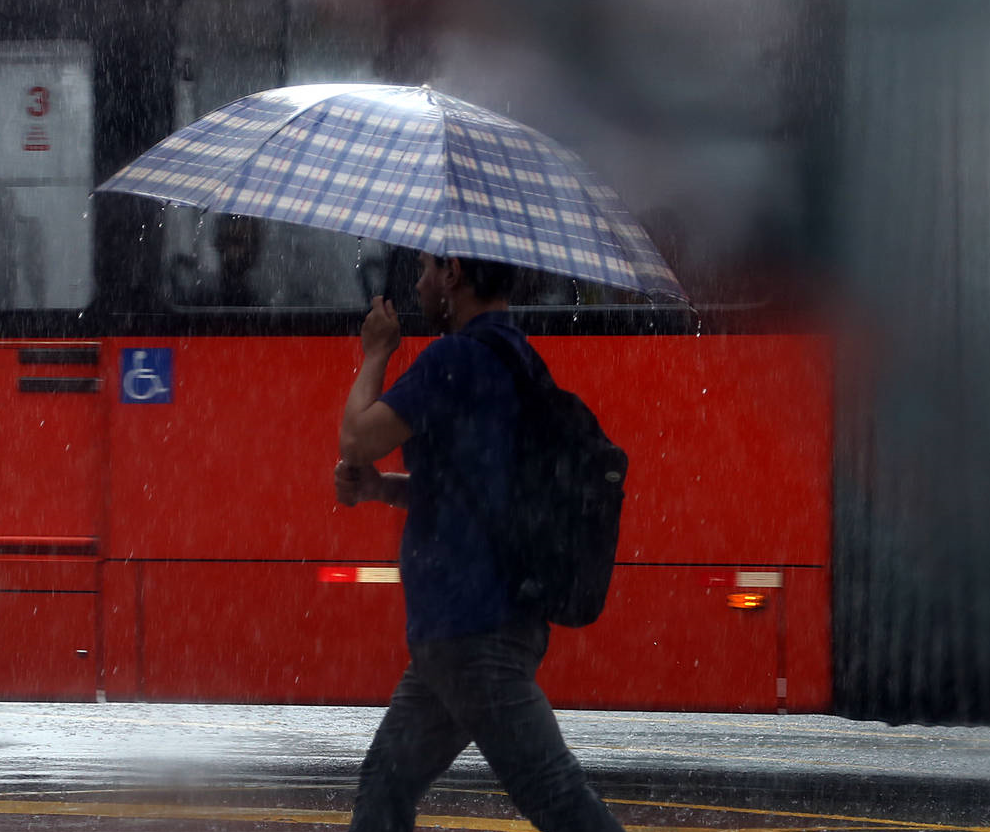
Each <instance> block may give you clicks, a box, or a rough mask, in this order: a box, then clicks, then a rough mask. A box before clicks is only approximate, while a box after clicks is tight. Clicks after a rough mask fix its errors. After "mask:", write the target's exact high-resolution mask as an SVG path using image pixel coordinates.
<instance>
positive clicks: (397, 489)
mask: <svg viewBox="0 0 990 832" xmlns="http://www.w3.org/2000/svg"><path fill="white" fill-rule="evenodd" d="M380 499H381V501H382V502H383V503H388V504H389V505H390V506H395V508H409V475H408V474H400V473H398V472H387V473H384V474H382V484H381V496H380Z"/></svg>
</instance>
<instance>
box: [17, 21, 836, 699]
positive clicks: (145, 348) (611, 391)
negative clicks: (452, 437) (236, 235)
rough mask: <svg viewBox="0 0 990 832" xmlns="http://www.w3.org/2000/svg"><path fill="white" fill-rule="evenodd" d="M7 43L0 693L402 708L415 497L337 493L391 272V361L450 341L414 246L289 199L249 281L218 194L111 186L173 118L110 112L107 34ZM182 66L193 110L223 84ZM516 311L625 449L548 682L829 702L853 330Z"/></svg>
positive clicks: (588, 688)
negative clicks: (310, 218) (103, 48)
mask: <svg viewBox="0 0 990 832" xmlns="http://www.w3.org/2000/svg"><path fill="white" fill-rule="evenodd" d="M200 5H203V4H200ZM149 25H150V24H149ZM178 31H179V33H180V35H181V34H182V32H183V31H185V30H183V29H182V27H181V26H179V27H178ZM181 43H182V41H181V38H180V46H181ZM4 47H5V51H4V52H3V54H2V56H0V58H2V63H0V73H2V75H0V83H2V85H3V89H4V90H5V94H8V95H9V96H10V97H11V100H12V102H13V104H12V106H16V109H17V111H18V112H21V113H22V114H23V115H22V116H21V122H23V123H21V122H18V125H17V129H18V130H19V131H20V132H19V133H18V134H17V142H19V144H16V146H15V147H14V149H13V150H8V151H5V152H6V153H7V156H8V157H9V158H7V159H6V160H4V161H2V162H0V164H3V165H4V167H3V168H2V169H0V173H2V174H3V177H4V179H3V181H2V182H0V186H2V192H0V209H2V210H0V225H2V228H3V233H4V237H5V239H6V240H8V241H10V242H9V243H8V245H7V246H6V247H5V249H4V251H3V256H4V262H3V271H2V272H0V435H2V439H3V449H4V464H3V466H2V467H0V651H2V653H3V655H4V656H5V659H6V660H5V661H4V662H3V663H2V664H0V698H4V699H36V700H80V701H82V700H104V699H105V700H112V701H127V700H143V701H196V702H282V703H365V704H372V703H374V704H381V703H384V702H385V701H386V700H387V697H388V695H389V694H390V692H391V690H392V688H393V686H394V683H395V681H396V679H397V678H398V676H399V674H400V672H401V670H402V668H403V667H404V665H405V662H406V655H405V650H404V648H403V646H402V645H403V627H404V614H403V603H402V592H401V587H400V585H399V584H398V572H397V564H396V557H397V553H398V542H399V534H400V530H401V525H402V522H403V515H402V513H401V512H397V511H394V510H391V509H388V508H386V507H378V506H361V507H358V508H355V509H346V510H345V509H343V508H341V507H339V506H337V505H336V504H335V502H334V495H333V478H332V471H333V466H334V463H335V461H336V445H337V432H338V424H339V418H340V415H341V412H342V409H343V403H344V398H345V396H346V393H347V391H348V389H349V387H350V382H351V379H352V377H353V374H354V372H355V369H356V367H357V366H358V362H359V357H360V347H359V342H358V338H357V331H358V328H359V325H360V321H361V319H362V318H363V315H364V312H365V310H366V308H367V304H368V299H369V297H370V296H371V294H373V293H375V292H378V291H382V290H385V291H388V292H389V293H390V294H392V295H393V296H394V297H396V299H397V302H398V303H399V306H400V311H401V312H402V320H403V327H404V332H405V338H404V340H403V344H402V347H401V350H400V353H399V354H398V355H397V360H395V361H394V362H393V366H392V368H391V369H392V371H393V372H394V373H397V372H399V371H400V370H401V369H402V368H404V367H405V366H408V364H409V363H410V361H411V360H412V358H413V357H414V356H415V354H416V353H417V352H418V351H419V350H420V349H421V348H422V347H423V345H424V344H425V343H426V340H427V338H428V337H429V336H428V335H427V333H426V331H425V329H424V328H423V323H422V321H421V320H420V318H419V317H418V315H417V313H416V311H415V308H414V306H413V305H412V304H411V302H410V298H411V291H410V289H411V282H412V281H411V276H410V274H409V272H408V269H407V268H406V267H405V265H404V260H403V255H402V253H401V252H393V251H389V250H387V249H385V248H384V247H381V246H378V245H376V244H374V243H371V242H370V241H357V240H353V239H345V238H340V237H337V236H334V235H329V234H323V233H319V234H318V233H316V232H313V231H309V230H306V229H299V228H292V227H285V226H278V225H275V224H269V225H264V226H262V227H260V229H259V231H258V235H257V238H256V239H255V242H254V244H253V245H254V250H253V252H252V255H251V258H250V263H248V264H247V267H246V269H245V271H244V272H243V279H244V281H245V283H246V285H247V286H248V287H249V288H250V293H249V294H250V296H248V295H245V296H244V297H242V298H239V299H237V300H236V302H230V300H229V299H225V298H223V297H222V296H221V295H220V294H218V281H219V273H220V270H221V253H220V252H219V251H218V246H217V238H216V235H215V231H216V228H215V226H216V225H217V220H216V218H214V217H211V216H205V217H201V216H199V215H198V214H191V213H188V212H186V211H185V210H183V209H178V208H172V207H167V208H161V207H159V206H154V205H149V204H145V203H144V202H142V201H141V200H137V199H130V200H129V199H126V198H123V197H113V196H107V197H99V198H96V199H94V200H89V198H88V196H87V195H88V193H89V191H90V189H91V188H92V187H93V185H95V184H96V182H97V180H99V179H100V178H101V177H103V176H105V175H107V174H108V173H110V172H112V170H111V167H115V166H118V165H119V164H122V163H123V162H126V161H128V159H127V158H126V156H127V154H132V155H136V153H137V152H139V151H140V150H142V149H144V147H146V146H148V145H150V144H151V143H152V141H151V140H152V139H153V138H159V137H160V135H154V136H152V135H143V134H142V135H143V138H142V136H138V137H137V138H134V139H133V141H132V145H133V146H130V147H128V148H127V149H126V151H125V150H121V149H120V148H119V147H118V148H117V151H116V153H109V152H107V145H106V144H102V145H101V142H104V143H105V142H106V141H108V140H106V139H105V138H101V137H100V136H97V137H95V138H94V137H93V135H92V133H93V130H94V117H93V113H94V109H93V108H94V104H93V98H94V95H95V94H96V93H97V92H98V91H99V84H96V88H95V89H94V85H93V82H92V79H93V78H94V77H95V76H94V73H95V70H94V65H95V62H94V57H93V53H92V49H91V48H90V47H89V46H87V44H86V43H85V42H81V41H76V40H71V41H69V40H66V41H64V42H59V43H56V44H54V45H53V44H51V43H45V42H35V41H20V42H17V43H13V42H7V43H5V44H4ZM176 54H177V55H179V56H180V57H181V49H179V48H177V49H176ZM175 66H178V67H179V74H178V76H177V77H176V80H175V82H174V96H173V97H172V99H171V100H172V110H173V115H174V119H173V122H174V121H177V120H179V119H180V117H185V116H183V114H182V110H183V108H184V107H186V108H192V109H193V110H196V109H201V104H202V102H201V101H199V100H198V99H197V100H196V102H195V103H191V102H193V99H192V98H190V96H191V95H192V91H191V88H189V87H188V85H189V84H192V83H193V81H192V80H189V79H191V78H192V77H193V75H192V74H190V75H189V76H188V78H189V79H187V76H186V75H185V74H183V72H184V70H183V66H184V65H183V63H182V62H181V61H178V60H177V61H175ZM121 71H123V70H121ZM271 85H272V86H274V85H275V84H271ZM197 89H198V93H197V94H199V93H202V94H203V95H205V93H203V88H202V87H201V88H197ZM221 92H223V91H219V92H218V91H216V90H214V91H213V94H215V95H217V96H219V95H221ZM223 94H224V96H225V97H224V100H226V98H229V97H233V96H232V95H227V94H226V93H225V92H224V93H223ZM215 103H216V104H219V103H222V101H216V102H215ZM100 106H101V105H100V104H99V98H97V104H96V107H97V111H99V107H100ZM188 115H191V112H190V114H188ZM187 120H188V119H187ZM97 121H99V120H97ZM160 121H161V119H160V118H159V122H160ZM159 126H160V125H159ZM172 126H175V125H174V123H173V125H172ZM156 129H158V127H156V126H154V125H152V126H151V127H148V128H146V131H147V133H149V134H150V133H153V132H154V131H155V130H156ZM142 144H143V146H140V145H142ZM90 147H95V148H96V151H95V153H94V152H90V150H89V148H90ZM101 147H102V148H103V150H102V151H101ZM31 166H33V167H31ZM14 168H17V170H18V171H19V173H18V174H17V176H15V175H14V174H13V173H11V172H10V171H11V170H13V169H14ZM18 177H19V178H18ZM93 264H95V265H93ZM514 308H515V311H516V313H517V317H518V319H519V321H520V323H521V325H522V326H523V328H524V329H525V330H526V331H527V332H528V334H529V335H530V337H531V339H532V342H533V343H534V345H535V346H536V347H537V349H538V350H539V351H540V352H541V354H542V355H543V356H544V358H545V359H546V361H547V363H548V365H549V367H550V369H551V371H552V372H553V374H554V376H555V377H556V379H557V381H558V383H559V384H560V385H561V386H563V387H566V388H569V389H572V390H575V391H577V392H578V393H580V395H581V396H582V397H583V398H584V399H585V400H586V401H587V402H588V403H589V404H590V405H591V407H592V408H593V409H594V410H595V412H596V413H597V414H598V415H599V418H600V420H601V422H602V424H603V427H604V428H605V430H606V432H607V433H608V434H609V435H610V437H611V438H612V439H613V440H614V441H615V442H617V443H618V444H619V445H621V446H623V447H624V448H625V449H626V450H627V452H628V453H629V456H630V471H629V476H628V480H627V486H626V492H627V497H626V503H625V509H624V517H623V523H622V530H621V538H620V545H619V551H618V556H617V568H616V570H615V574H614V579H613V585H612V589H611V594H610V599H609V602H608V605H607V607H606V610H605V612H604V614H603V616H602V618H601V619H600V621H598V622H597V623H595V624H594V625H592V626H590V627H587V628H583V629H580V630H566V629H563V628H557V629H556V630H555V632H554V634H553V641H554V648H553V649H552V650H551V651H550V654H549V657H548V659H547V661H546V663H545V665H544V667H543V668H542V670H541V671H540V677H539V678H540V681H541V683H542V684H543V685H544V688H545V690H546V692H547V694H548V696H549V698H550V700H551V702H552V703H553V704H554V705H555V706H558V707H586V708H629V709H663V710H668V709H689V710H716V711H757V712H772V711H777V710H787V711H790V712H802V711H803V712H808V711H811V712H821V711H828V710H829V709H830V707H831V702H832V672H831V661H832V652H831V635H830V634H831V620H830V609H831V603H830V591H831V590H830V575H831V571H830V567H831V564H830V558H831V523H832V475H831V458H832V358H831V352H830V344H829V341H828V340H827V339H826V338H823V337H820V336H817V335H808V334H800V333H797V334H794V333H790V334H779V333H778V334H734V335H729V334H719V335H715V334H705V333H704V330H703V331H702V334H701V335H700V336H699V335H698V333H697V329H696V326H695V323H694V321H693V319H692V317H691V316H690V315H689V314H686V310H685V309H683V308H679V307H677V306H669V305H664V304H662V303H659V304H658V303H650V302H646V301H645V300H644V299H642V298H631V297H627V296H622V295H619V294H617V293H614V292H603V291H601V290H596V289H595V288H594V287H590V286H582V285H577V284H575V283H573V282H567V281H556V282H555V284H554V287H553V290H552V291H551V290H548V289H547V287H546V286H540V285H537V284H536V283H533V284H529V285H528V286H527V288H526V290H525V291H524V292H523V293H522V294H521V295H520V296H519V297H518V298H517V299H516V300H515V302H514ZM388 463H389V464H391V465H394V466H396V467H397V466H399V465H400V461H399V459H398V457H397V456H396V457H395V458H391V459H390V460H388Z"/></svg>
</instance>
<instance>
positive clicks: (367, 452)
mask: <svg viewBox="0 0 990 832" xmlns="http://www.w3.org/2000/svg"><path fill="white" fill-rule="evenodd" d="M399 338H400V336H399V318H398V315H396V312H395V307H394V306H393V305H392V302H391V301H388V302H387V303H385V302H383V301H382V298H381V297H380V296H379V297H375V298H373V299H372V302H371V311H370V312H369V313H368V317H367V318H365V320H364V324H363V326H362V327H361V346H362V348H363V349H364V360H363V361H362V362H361V369H360V370H359V371H358V374H357V377H356V378H355V379H354V384H353V385H352V386H351V391H350V393H349V394H348V396H347V403H346V404H345V405H344V417H343V420H342V421H341V425H340V457H341V459H342V460H343V461H344V462H345V463H346V464H347V465H350V466H354V467H361V466H364V465H368V464H370V463H372V462H375V461H376V460H378V459H381V458H382V457H383V456H387V455H388V454H389V453H391V452H392V451H393V450H395V449H396V448H397V447H399V445H401V444H402V443H403V442H405V441H406V440H407V439H408V438H409V437H410V436H412V431H411V430H410V428H409V426H408V425H407V424H406V423H405V422H404V421H403V420H402V419H401V418H400V417H399V415H398V414H397V413H396V412H395V411H394V410H392V408H391V407H389V406H388V405H387V404H385V403H384V402H381V401H379V400H378V398H379V396H381V394H382V386H383V385H384V383H385V369H386V367H387V366H388V362H389V359H390V358H391V357H392V353H393V352H395V350H396V349H397V348H398V346H399Z"/></svg>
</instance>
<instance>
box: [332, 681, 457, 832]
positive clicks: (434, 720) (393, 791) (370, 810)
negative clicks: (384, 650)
mask: <svg viewBox="0 0 990 832" xmlns="http://www.w3.org/2000/svg"><path fill="white" fill-rule="evenodd" d="M468 742H469V739H468V735H467V733H466V732H464V731H463V730H462V729H460V728H459V727H458V726H457V725H456V724H455V722H454V721H453V719H452V718H451V716H450V714H449V713H448V712H447V709H446V708H445V707H444V706H443V704H442V703H441V702H440V700H439V699H438V698H437V697H436V696H435V695H434V694H433V692H432V691H431V690H430V689H429V688H428V687H427V686H426V685H424V684H423V683H422V682H421V681H420V680H419V678H418V677H417V675H416V671H415V670H414V669H413V666H412V665H411V664H410V666H409V667H408V668H407V669H406V672H405V675H404V676H403V677H402V680H401V681H400V682H399V684H398V686H397V687H396V689H395V692H394V693H393V694H392V700H391V702H390V703H389V707H388V710H387V711H386V713H385V717H384V718H383V719H382V723H381V725H379V727H378V730H377V731H376V732H375V738H374V740H373V741H372V743H371V748H369V749H368V753H367V755H366V756H365V758H364V762H363V763H362V764H361V773H360V779H359V781H358V790H357V796H356V798H355V801H354V816H353V818H352V820H351V827H350V828H351V830H352V831H353V832H412V829H413V825H414V822H415V818H416V804H417V802H418V801H419V799H420V798H421V797H422V796H423V794H424V793H425V792H426V790H427V789H428V788H429V786H430V783H432V782H433V781H434V780H435V779H436V778H437V777H439V776H440V775H441V774H443V772H444V771H446V770H447V768H449V766H450V764H451V763H452V762H453V761H454V758H455V757H456V756H457V755H458V754H460V752H461V751H463V750H464V748H465V746H467V744H468Z"/></svg>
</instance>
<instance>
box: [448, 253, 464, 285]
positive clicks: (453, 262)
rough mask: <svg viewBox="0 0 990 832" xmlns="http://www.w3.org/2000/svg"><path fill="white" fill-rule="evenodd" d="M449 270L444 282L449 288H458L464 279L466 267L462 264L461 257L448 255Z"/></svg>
mask: <svg viewBox="0 0 990 832" xmlns="http://www.w3.org/2000/svg"><path fill="white" fill-rule="evenodd" d="M446 265H447V272H446V274H445V275H444V276H443V283H444V286H445V287H446V288H447V289H456V288H457V287H458V286H460V284H461V282H462V281H463V280H464V268H463V267H462V266H461V261H460V258H458V257H448V258H447V261H446Z"/></svg>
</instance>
